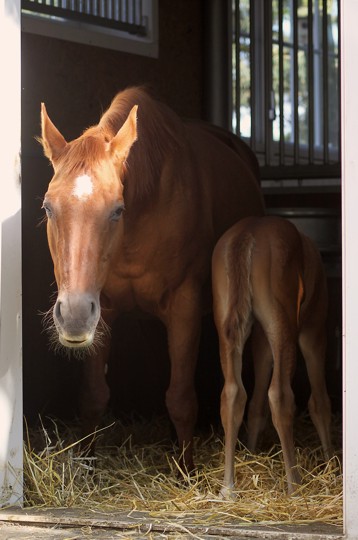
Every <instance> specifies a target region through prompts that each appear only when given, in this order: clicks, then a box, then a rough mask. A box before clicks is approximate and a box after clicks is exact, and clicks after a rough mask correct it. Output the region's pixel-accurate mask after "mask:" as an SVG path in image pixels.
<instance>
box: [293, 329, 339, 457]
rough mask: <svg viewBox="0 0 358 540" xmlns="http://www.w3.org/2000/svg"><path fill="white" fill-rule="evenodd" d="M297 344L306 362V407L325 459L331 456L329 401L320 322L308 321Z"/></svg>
mask: <svg viewBox="0 0 358 540" xmlns="http://www.w3.org/2000/svg"><path fill="white" fill-rule="evenodd" d="M299 346H300V349H301V352H302V354H303V356H304V359H305V362H306V368H307V373H308V378H309V381H310V385H311V396H310V398H309V401H308V409H309V412H310V416H311V419H312V422H313V424H314V425H315V428H316V430H317V433H318V435H319V438H320V440H321V444H322V447H323V452H324V455H325V458H326V459H329V458H330V457H331V456H332V443H331V429H330V427H331V403H330V399H329V397H328V393H327V387H326V379H325V355H326V333H325V329H324V328H323V325H322V324H318V325H317V323H316V322H315V321H308V323H305V326H304V327H303V329H302V330H301V332H300V335H299Z"/></svg>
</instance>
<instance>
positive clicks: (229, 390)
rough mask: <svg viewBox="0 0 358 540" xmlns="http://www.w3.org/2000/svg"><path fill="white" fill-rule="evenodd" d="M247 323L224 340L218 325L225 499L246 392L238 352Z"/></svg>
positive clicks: (231, 481)
mask: <svg viewBox="0 0 358 540" xmlns="http://www.w3.org/2000/svg"><path fill="white" fill-rule="evenodd" d="M250 327H251V324H250V322H249V321H246V322H245V323H243V324H242V326H241V328H240V329H238V330H237V331H236V334H237V337H236V339H235V336H234V335H233V334H234V332H233V333H232V336H231V338H228V337H227V336H226V333H225V329H224V328H220V326H219V325H218V333H219V343H220V361H221V367H222V371H223V375H224V387H223V390H222V393H221V408H220V414H221V422H222V425H223V428H224V433H225V472H224V486H223V488H222V490H221V495H222V496H223V497H224V498H228V497H230V496H231V494H232V490H233V487H234V476H235V467H234V463H235V449H236V443H237V437H238V433H239V428H240V426H241V423H242V418H243V415H244V411H245V404H246V397H247V396H246V391H245V388H244V385H243V382H242V377H241V371H242V353H243V348H244V345H245V342H246V339H247V337H248V334H249V331H250Z"/></svg>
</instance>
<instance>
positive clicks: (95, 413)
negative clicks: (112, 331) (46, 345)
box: [79, 336, 110, 451]
mask: <svg viewBox="0 0 358 540" xmlns="http://www.w3.org/2000/svg"><path fill="white" fill-rule="evenodd" d="M109 351H110V337H109V336H106V337H105V338H103V343H101V345H100V347H98V348H97V349H96V352H92V353H91V354H89V355H88V357H86V358H85V359H84V361H83V362H84V365H83V374H82V385H81V390H80V399H79V413H80V421H81V430H82V434H83V436H84V437H86V436H88V435H91V434H93V433H94V432H95V431H96V429H97V428H98V426H99V425H100V423H101V420H102V417H103V414H104V412H105V411H106V408H107V406H108V402H109V397H110V392H109V387H108V384H107V380H106V373H107V362H108V357H109ZM82 446H83V447H84V448H87V447H89V448H90V450H91V451H93V450H94V441H93V440H91V439H88V440H87V439H86V440H85V441H83V444H82Z"/></svg>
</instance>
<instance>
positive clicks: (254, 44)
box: [232, 0, 340, 178]
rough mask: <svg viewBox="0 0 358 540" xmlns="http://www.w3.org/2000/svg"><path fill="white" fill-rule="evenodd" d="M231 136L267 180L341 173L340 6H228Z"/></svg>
mask: <svg viewBox="0 0 358 540" xmlns="http://www.w3.org/2000/svg"><path fill="white" fill-rule="evenodd" d="M232 13H233V40H232V48H233V56H232V58H233V63H232V64H233V73H232V79H233V115H232V122H233V130H234V131H235V132H237V133H239V134H240V135H241V136H242V137H244V138H247V139H248V140H249V142H250V144H251V146H252V148H253V149H254V151H255V152H256V154H257V156H258V157H259V160H260V164H261V166H262V167H263V176H266V177H268V178H269V177H271V176H272V177H275V178H277V177H278V176H279V177H287V178H290V177H295V178H297V177H302V178H307V177H338V176H339V173H340V92H339V73H340V67H339V0H272V1H271V2H267V0H233V2H232Z"/></svg>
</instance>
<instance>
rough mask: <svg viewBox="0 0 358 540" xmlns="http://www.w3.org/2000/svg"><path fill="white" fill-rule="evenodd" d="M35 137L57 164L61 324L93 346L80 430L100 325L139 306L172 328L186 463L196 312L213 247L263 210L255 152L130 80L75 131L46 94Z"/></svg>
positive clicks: (54, 228) (71, 340) (77, 343)
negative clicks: (57, 119)
mask: <svg viewBox="0 0 358 540" xmlns="http://www.w3.org/2000/svg"><path fill="white" fill-rule="evenodd" d="M41 142H42V145H43V148H44V152H45V155H46V156H47V157H48V158H49V159H50V161H51V163H52V165H53V169H54V176H53V178H52V180H51V182H50V184H49V187H48V191H47V193H46V195H45V198H44V202H43V207H44V209H45V211H46V214H47V233H48V243H49V248H50V251H51V255H52V259H53V263H54V273H55V278H56V283H57V287H58V296H57V300H56V303H55V305H54V308H53V312H52V313H53V321H54V326H55V328H56V336H57V338H58V340H59V342H60V343H61V344H62V345H63V346H64V347H67V348H70V349H72V350H74V351H75V350H85V351H88V352H89V354H88V355H86V358H85V370H84V380H83V388H82V391H81V395H80V413H81V417H82V420H83V426H84V431H85V432H91V431H93V430H94V428H95V427H96V426H97V425H98V424H99V422H100V419H101V416H102V414H103V412H104V410H105V408H106V406H107V403H108V399H109V390H108V386H107V383H106V378H105V371H106V365H107V358H108V354H109V347H110V335H109V332H107V331H106V328H108V327H111V325H112V324H113V322H114V320H115V319H116V317H117V315H118V314H119V312H123V311H124V312H129V311H131V310H133V309H135V308H140V309H141V310H143V311H144V312H147V313H150V314H152V315H154V316H156V317H158V318H159V319H160V320H161V321H162V322H163V323H164V325H165V327H166V330H167V336H168V347H169V356H170V362H171V375H170V382H169V387H168V390H167V393H166V405H167V409H168V412H169V416H170V418H171V420H172V422H173V424H174V427H175V429H176V433H177V437H178V442H179V446H180V451H181V452H182V454H181V455H182V462H183V463H184V464H185V466H186V467H187V468H188V470H189V469H192V468H193V459H192V439H193V431H194V426H195V421H196V416H197V399H196V392H195V388H194V373H195V367H196V359H197V353H198V345H199V338H200V329H201V317H202V313H203V311H204V310H206V309H207V308H208V307H211V306H210V304H211V300H210V295H211V287H210V270H211V255H212V250H213V248H214V245H215V243H216V241H217V240H218V238H219V237H220V236H221V235H222V233H223V232H224V231H225V230H226V229H228V227H230V226H231V225H232V224H233V223H234V222H236V221H237V220H238V219H239V218H241V217H244V216H248V215H261V214H263V200H262V195H261V191H260V187H259V182H258V178H257V171H258V166H257V161H256V158H255V157H254V155H253V154H252V152H251V150H250V149H249V148H248V147H247V146H246V145H244V143H243V142H241V141H240V140H239V139H238V138H237V137H235V136H234V135H232V134H229V133H227V132H225V131H224V130H221V129H219V128H214V127H209V126H207V127H205V125H204V124H201V123H199V124H195V123H184V122H183V121H182V120H180V119H179V117H178V116H177V115H176V114H175V113H174V112H173V111H171V110H170V109H169V108H167V107H166V106H165V105H164V104H161V103H160V102H157V101H156V100H154V99H153V98H152V97H150V96H149V94H148V93H147V92H146V91H145V90H144V89H142V88H137V87H134V88H129V89H127V90H124V91H123V92H121V93H119V94H118V95H117V96H116V97H115V98H114V100H113V101H112V103H111V105H110V107H109V109H108V110H107V111H106V112H105V113H104V114H103V116H102V117H101V119H100V121H99V123H98V124H97V125H95V126H92V127H90V128H88V129H87V130H86V131H84V133H83V134H82V135H81V136H80V137H79V138H77V139H75V140H73V141H71V142H67V141H66V140H65V138H64V137H63V135H62V134H61V133H60V132H59V130H58V129H57V128H56V127H55V125H54V124H53V123H52V121H51V120H50V119H49V117H48V115H47V112H46V109H45V106H44V104H42V138H41ZM208 292H209V294H208ZM138 369H140V365H138Z"/></svg>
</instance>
